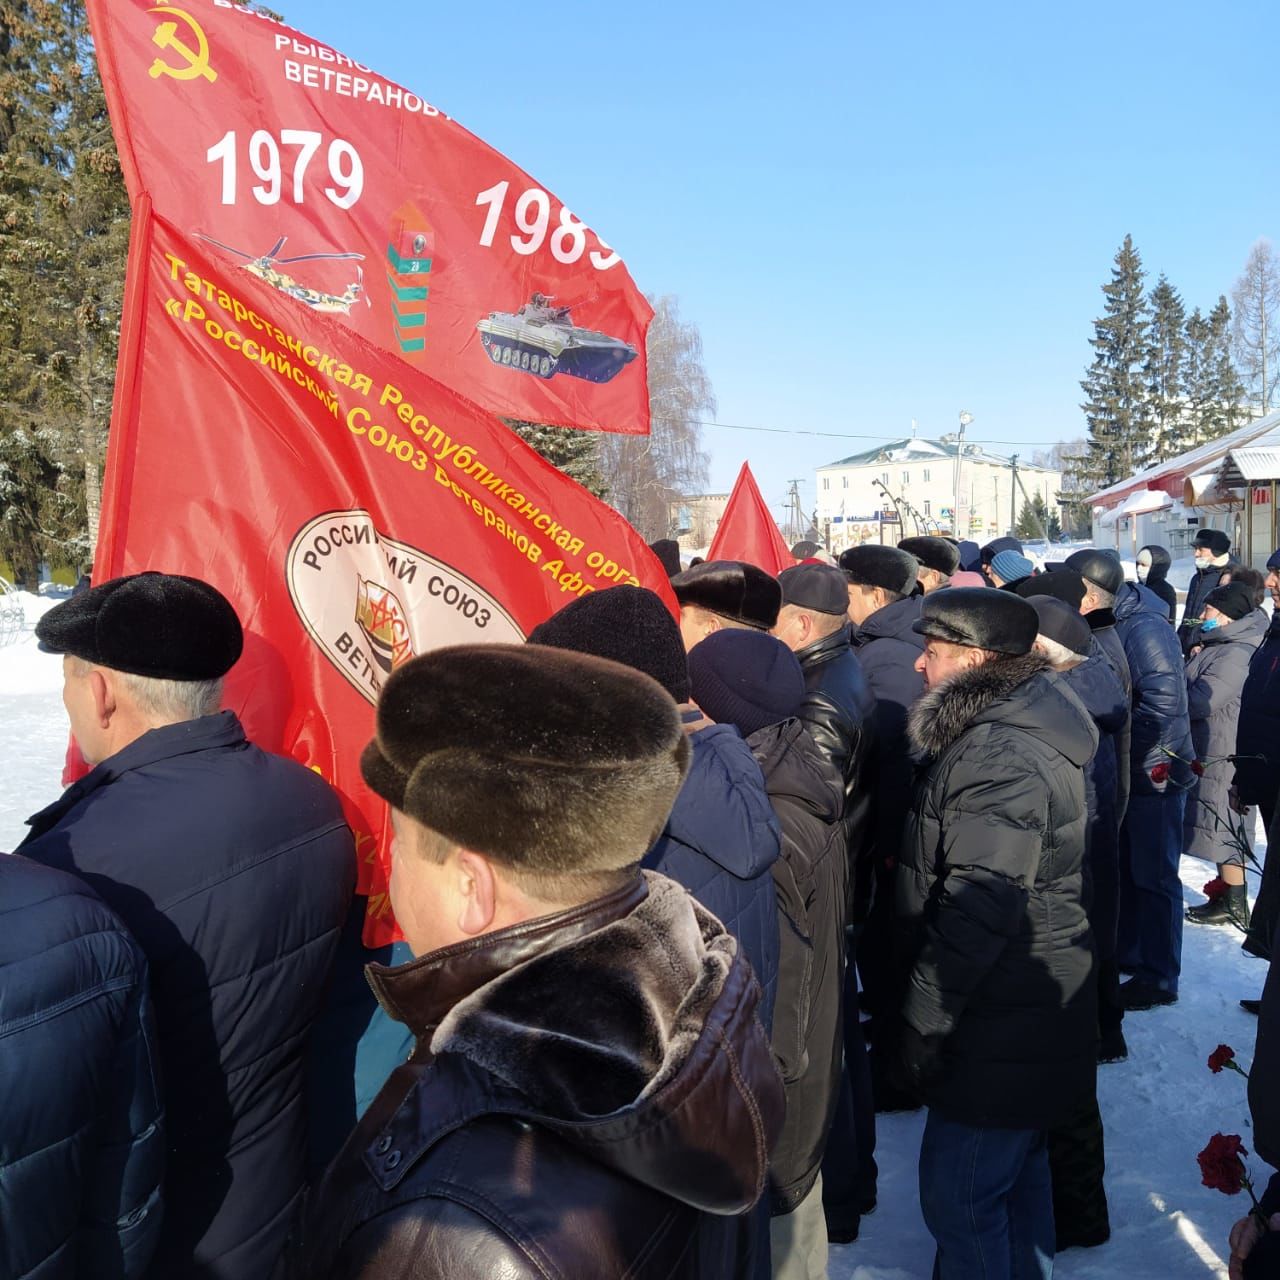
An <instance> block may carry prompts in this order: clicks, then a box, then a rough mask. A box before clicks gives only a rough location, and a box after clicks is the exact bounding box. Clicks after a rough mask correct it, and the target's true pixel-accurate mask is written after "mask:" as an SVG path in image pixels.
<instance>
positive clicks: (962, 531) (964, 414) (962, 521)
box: [953, 409, 973, 540]
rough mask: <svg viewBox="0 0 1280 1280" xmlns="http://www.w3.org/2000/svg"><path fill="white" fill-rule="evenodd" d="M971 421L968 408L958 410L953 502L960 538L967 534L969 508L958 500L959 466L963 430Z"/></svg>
mask: <svg viewBox="0 0 1280 1280" xmlns="http://www.w3.org/2000/svg"><path fill="white" fill-rule="evenodd" d="M972 421H973V414H971V413H970V412H969V410H968V409H961V410H960V434H959V436H958V437H957V438H956V471H955V491H956V495H955V502H954V504H953V507H954V510H955V513H956V529H955V534H956V539H957V540H962V539H964V538H967V537H968V536H969V508H968V507H967V506H965V505H963V504H962V503H961V501H960V468H961V466H962V465H963V459H964V431H965V428H966V427H967V426H968V425H969V424H970V423H971V422H972Z"/></svg>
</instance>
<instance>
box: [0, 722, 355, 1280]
mask: <svg viewBox="0 0 1280 1280" xmlns="http://www.w3.org/2000/svg"><path fill="white" fill-rule="evenodd" d="M31 828H32V829H31V834H30V836H28V838H27V840H26V842H24V844H23V845H22V852H23V853H26V854H28V855H29V856H30V857H32V858H34V859H35V860H36V861H39V862H43V863H45V864H46V865H48V866H54V867H58V868H60V869H61V870H64V871H71V872H74V873H75V874H76V875H78V876H80V877H81V878H82V879H84V880H86V881H87V882H88V883H89V884H90V885H91V886H92V887H93V888H94V889H96V890H97V892H98V894H99V895H100V896H101V897H102V899H103V900H104V901H105V902H106V903H107V905H108V906H110V907H111V908H112V909H113V910H114V911H115V912H116V913H117V915H119V916H120V918H121V919H122V920H123V921H124V923H125V924H126V925H127V926H128V928H129V931H130V933H132V934H133V936H134V937H135V938H136V939H137V940H138V943H139V945H140V946H141V947H142V950H143V953H144V954H145V955H146V957H147V963H148V965H149V967H150V970H151V994H152V999H153V1001H154V1003H155V1010H156V1027H157V1031H158V1034H159V1046H160V1065H161V1081H162V1085H163V1089H164V1106H165V1119H166V1128H167V1131H168V1162H167V1166H166V1169H165V1181H164V1201H165V1213H164V1224H163V1227H162V1228H161V1234H160V1244H159V1247H158V1249H157V1251H156V1258H155V1262H154V1264H153V1270H152V1275H153V1276H155V1277H156V1280H170V1277H175V1278H176V1277H184V1280H185V1278H186V1277H199V1280H224V1278H225V1280H257V1278H258V1277H265V1276H269V1275H270V1274H271V1272H272V1269H273V1268H274V1266H275V1262H276V1259H277V1258H278V1256H279V1254H280V1252H281V1250H282V1249H283V1247H284V1242H285V1238H286V1236H287V1234H288V1229H289V1223H290V1219H291V1217H292V1215H293V1213H294V1211H295V1209H296V1207H297V1205H298V1203H299V1202H300V1200H301V1197H302V1192H303V1185H304V1170H305V1160H306V1154H307V1152H306V1115H305V1111H304V1097H303V1075H304V1072H303V1053H304V1049H305V1047H306V1041H307V1034H308V1031H309V1030H310V1027H311V1023H312V1021H313V1020H314V1018H315V1016H316V1013H317V1011H318V1009H319V1007H320V1002H321V997H322V996H323V995H324V990H325V983H326V981H327V979H328V976H329V967H330V964H331V963H332V960H333V956H334V952H335V950H336V949H337V945H338V936H339V934H340V932H341V930H342V924H343V921H344V920H345V919H346V915H347V912H348V910H349V908H350V905H351V896H352V893H353V891H354V889H355V854H354V849H353V847H352V839H351V832H350V830H349V829H348V827H347V824H346V822H345V820H344V819H343V816H342V808H341V806H340V804H339V803H338V798H337V796H336V795H335V794H334V792H333V790H332V789H331V788H330V787H329V786H328V785H327V784H326V783H325V782H324V781H323V780H322V779H321V778H319V777H317V776H316V775H315V774H314V773H312V772H311V771H310V770H309V769H305V768H303V766H302V765H300V764H298V763H297V762H295V761H293V760H286V759H284V758H283V757H282V756H276V755H270V754H268V753H267V752H265V751H261V750H259V749H258V748H257V747H255V746H253V745H252V744H251V743H249V742H248V741H246V739H245V736H244V730H243V729H242V728H241V726H240V722H239V720H237V719H236V717H235V715H233V714H232V713H231V712H230V711H224V712H222V713H221V714H220V715H213V716H202V717H201V718H200V719H198V720H187V721H184V722H183V723H181V724H171V725H166V726H164V727H163V728H160V729H152V730H151V731H150V732H148V733H145V734H143V735H142V737H140V738H138V739H137V740H136V741H134V742H132V743H130V744H129V745H128V746H127V747H125V748H124V749H123V750H121V751H118V752H116V754H115V755H113V756H111V757H110V758H109V759H107V760H104V761H103V762H102V763H101V764H100V765H98V766H97V767H96V768H95V769H94V770H93V771H92V772H91V773H89V774H86V775H85V777H83V778H81V779H80V781H79V782H76V783H74V784H73V785H72V786H70V787H68V788H67V790H66V791H65V792H64V793H63V794H62V797H61V798H60V799H59V800H57V801H56V802H55V803H54V804H52V805H50V806H49V807H48V808H47V809H45V810H44V811H43V812H41V813H38V814H36V816H35V817H34V818H32V819H31Z"/></svg>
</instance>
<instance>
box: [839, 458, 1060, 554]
mask: <svg viewBox="0 0 1280 1280" xmlns="http://www.w3.org/2000/svg"><path fill="white" fill-rule="evenodd" d="M1013 467H1014V463H1013V460H1012V459H1010V458H1006V457H1002V456H1001V455H999V454H994V453H988V452H987V451H986V450H985V449H983V448H982V446H981V445H978V444H969V443H966V444H965V445H964V454H963V456H961V457H957V442H956V440H955V439H951V438H944V439H942V440H920V439H917V438H915V437H911V438H910V439H902V440H892V441H890V442H889V443H887V444H883V445H877V446H876V447H875V448H873V449H868V450H866V452H864V453H856V454H854V455H853V456H852V457H851V458H842V459H841V460H840V461H839V462H832V463H829V464H828V465H827V466H825V467H819V468H818V472H817V502H816V510H817V515H818V528H819V529H820V530H822V532H823V534H824V535H825V536H826V538H827V542H828V545H829V546H830V548H831V550H832V551H834V552H836V553H839V552H840V551H843V550H844V549H845V548H846V547H851V546H855V545H857V544H858V543H862V542H885V543H896V542H897V541H898V540H899V539H900V538H907V537H913V536H915V535H916V534H922V533H946V534H951V535H952V536H954V537H957V538H971V539H972V540H973V541H974V542H989V541H990V540H991V539H992V538H996V537H999V536H1000V535H1001V534H1004V533H1008V532H1009V531H1010V530H1011V528H1012V527H1013V525H1014V524H1016V522H1017V517H1018V515H1020V514H1021V512H1022V504H1023V500H1024V497H1025V498H1027V499H1034V498H1035V497H1036V495H1037V494H1038V495H1039V496H1040V497H1042V498H1043V499H1044V501H1045V504H1046V506H1047V507H1048V509H1049V511H1050V512H1052V513H1054V514H1058V491H1059V490H1060V489H1061V487H1062V474H1061V472H1058V471H1048V470H1046V469H1045V468H1044V467H1037V466H1034V465H1032V464H1031V463H1029V462H1023V461H1022V460H1021V459H1018V461H1017V478H1018V481H1019V487H1018V488H1017V490H1016V491H1015V489H1014V471H1013ZM957 499H958V501H957ZM957 507H958V508H959V510H958V511H957ZM957 528H959V529H960V532H958V533H957V532H955V530H956V529H957Z"/></svg>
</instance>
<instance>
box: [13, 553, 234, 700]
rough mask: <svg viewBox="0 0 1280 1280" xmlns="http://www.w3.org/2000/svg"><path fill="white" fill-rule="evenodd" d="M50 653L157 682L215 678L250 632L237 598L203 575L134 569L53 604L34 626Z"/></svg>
mask: <svg viewBox="0 0 1280 1280" xmlns="http://www.w3.org/2000/svg"><path fill="white" fill-rule="evenodd" d="M36 638H37V639H38V640H39V641H40V648H41V649H43V650H44V651H45V652H46V653H69V654H71V655H72V656H73V657H76V658H82V659H83V660H84V661H85V662H91V663H93V664H94V665H96V666H100V667H110V668H111V670H113V671H124V672H127V673H128V674H130V675H135V676H150V677H151V678H152V679H155V680H187V681H194V680H217V679H220V678H221V677H222V676H225V675H226V674H227V672H228V671H230V670H231V668H232V667H233V666H235V664H236V660H237V659H238V658H239V657H240V652H241V650H242V649H243V648H244V632H243V631H242V630H241V629H240V619H239V618H237V617H236V611H235V610H234V609H233V608H232V607H231V602H230V601H229V600H228V599H227V598H226V596H224V595H223V594H222V592H221V591H219V590H218V589H217V588H216V587H211V586H210V585H209V584H208V583H207V582H202V581H201V580H200V579H199V578H187V577H183V576H182V575H180V574H175V573H134V574H130V575H129V576H127V577H124V578H113V579H112V580H111V581H110V582H104V583H102V584H101V585H100V586H96V587H90V588H89V590H88V591H84V592H81V594H80V595H78V596H72V597H71V598H70V599H69V600H64V601H63V602H62V603H61V604H59V605H55V606H54V607H53V608H52V609H50V610H49V612H48V613H46V614H45V615H44V617H43V618H41V619H40V621H39V622H38V623H36Z"/></svg>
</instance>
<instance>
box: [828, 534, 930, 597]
mask: <svg viewBox="0 0 1280 1280" xmlns="http://www.w3.org/2000/svg"><path fill="white" fill-rule="evenodd" d="M840 568H841V569H843V570H844V576H845V577H846V578H847V579H848V580H849V581H850V582H852V583H853V584H854V585H855V586H860V587H881V588H883V589H884V590H885V591H896V592H897V593H898V595H900V596H909V595H910V594H911V592H912V589H913V588H914V587H915V585H916V582H917V580H918V579H919V577H920V562H919V560H917V559H916V558H915V556H913V555H910V554H909V553H908V552H906V551H899V550H898V548H897V547H882V546H880V544H879V543H875V542H871V543H868V544H867V545H866V546H862V547H850V548H849V550H848V551H845V552H843V553H842V554H841V556H840Z"/></svg>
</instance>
